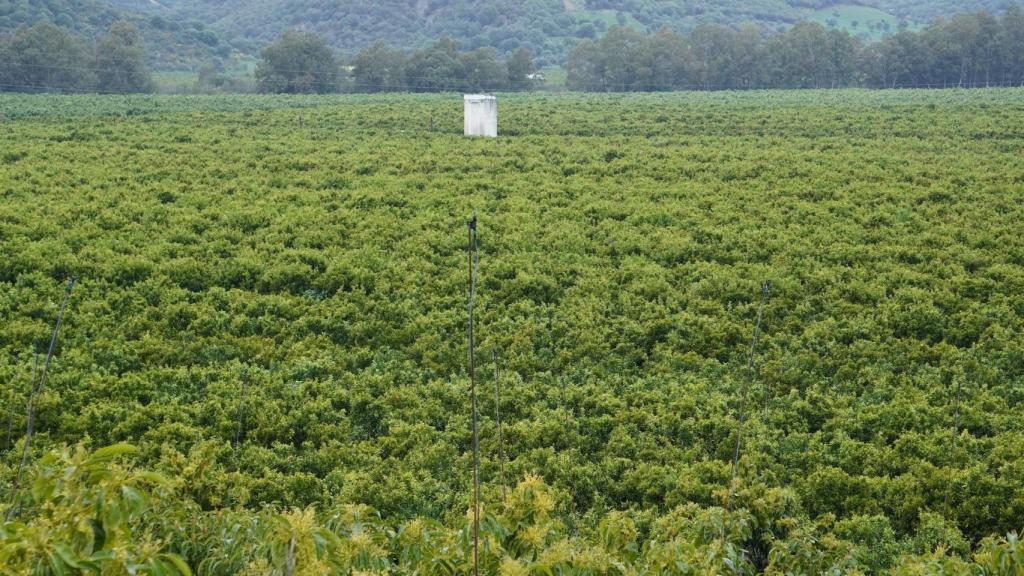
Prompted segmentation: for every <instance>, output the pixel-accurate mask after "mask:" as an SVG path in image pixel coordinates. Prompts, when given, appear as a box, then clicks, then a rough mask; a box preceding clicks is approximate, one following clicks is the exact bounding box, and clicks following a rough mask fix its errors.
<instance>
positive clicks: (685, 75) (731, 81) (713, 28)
mask: <svg viewBox="0 0 1024 576" xmlns="http://www.w3.org/2000/svg"><path fill="white" fill-rule="evenodd" d="M1021 83H1024V11H1022V10H1021V8H1019V7H1016V6H1014V7H1011V8H1009V9H1008V10H1007V11H1006V12H1005V13H1004V14H1003V15H1002V16H1001V17H999V18H996V17H993V16H991V15H989V14H987V13H984V12H980V13H977V14H963V15H957V16H954V17H953V18H952V19H950V20H942V19H940V20H936V21H935V22H933V23H932V24H931V25H929V26H928V27H926V28H924V29H923V30H921V31H919V32H914V31H909V30H903V31H901V32H899V33H897V34H894V35H892V36H888V37H886V38H884V39H883V40H882V41H880V42H877V43H870V44H865V43H864V42H862V41H861V40H860V39H858V38H855V37H853V36H851V35H850V34H849V33H848V32H845V31H839V30H829V29H827V28H825V27H824V26H822V25H821V24H818V23H813V22H803V23H800V24H797V25H796V26H793V27H792V28H790V29H789V30H787V31H785V32H782V33H778V34H774V35H770V34H766V33H764V32H763V31H762V30H761V29H759V28H756V27H752V26H746V27H742V28H739V29H733V28H728V27H725V26H719V25H706V26H700V27H698V28H696V29H695V30H693V31H692V32H691V33H689V34H685V35H684V34H678V33H675V32H672V31H670V30H662V31H661V32H658V33H657V34H643V33H640V32H636V31H635V30H632V29H630V28H623V27H617V28H613V29H612V30H611V31H609V33H608V34H607V35H605V36H604V37H603V38H601V39H600V40H596V41H594V40H583V41H582V42H580V44H579V45H577V47H576V48H575V49H574V50H573V51H572V52H571V53H570V55H569V60H568V84H569V87H570V88H573V89H576V90H584V91H598V92H604V91H631V90H635V91H658V90H680V89H710V90H715V89H748V88H840V87H848V86H865V87H873V88H886V87H957V86H960V87H970V86H993V85H995V86H1016V85H1020V84H1021Z"/></svg>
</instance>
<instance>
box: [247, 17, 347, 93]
mask: <svg viewBox="0 0 1024 576" xmlns="http://www.w3.org/2000/svg"><path fill="white" fill-rule="evenodd" d="M339 73H340V69H339V67H338V62H337V61H336V60H335V58H334V53H333V52H332V51H331V48H330V47H329V46H327V43H326V42H324V40H323V38H321V37H319V36H317V35H316V34H312V33H310V32H300V31H297V30H289V31H287V32H285V33H284V34H282V35H281V37H280V38H278V39H277V40H276V41H275V42H274V43H272V44H270V45H269V46H267V47H266V48H264V49H263V52H262V60H261V61H260V63H259V66H258V67H257V68H256V81H257V82H258V83H259V88H260V90H261V91H262V92H285V93H318V94H324V93H327V92H336V91H337V90H338V88H339V85H338V77H339Z"/></svg>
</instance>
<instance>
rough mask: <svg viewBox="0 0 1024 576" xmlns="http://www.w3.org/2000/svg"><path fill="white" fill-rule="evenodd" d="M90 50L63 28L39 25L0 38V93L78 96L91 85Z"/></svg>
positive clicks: (92, 77)
mask: <svg viewBox="0 0 1024 576" xmlns="http://www.w3.org/2000/svg"><path fill="white" fill-rule="evenodd" d="M92 61H93V58H92V48H91V47H90V46H89V45H88V44H87V43H86V42H85V41H84V40H83V39H82V38H80V37H78V36H76V35H75V34H73V33H71V32H70V31H69V30H67V29H65V28H60V27H59V26H54V25H53V24H48V23H45V22H41V23H39V24H36V25H35V26H32V27H26V26H22V27H20V28H18V30H17V31H15V33H14V34H12V35H11V36H10V37H8V38H6V39H3V38H0V84H2V86H0V90H4V91H10V92H78V91H83V90H88V89H90V88H91V87H92V86H93V84H94V82H95V75H94V74H93V70H92V65H91V64H92Z"/></svg>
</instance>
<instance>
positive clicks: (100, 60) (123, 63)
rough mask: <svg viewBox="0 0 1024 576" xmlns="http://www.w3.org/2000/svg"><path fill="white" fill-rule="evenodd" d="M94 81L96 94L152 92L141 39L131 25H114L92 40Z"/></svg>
mask: <svg viewBox="0 0 1024 576" xmlns="http://www.w3.org/2000/svg"><path fill="white" fill-rule="evenodd" d="M96 80H97V85H96V87H97V89H98V90H99V91H100V92H114V93H119V94H121V93H128V92H152V90H153V79H152V77H151V76H150V73H149V70H148V69H147V68H146V53H145V49H144V47H143V45H142V37H141V36H140V35H139V30H138V28H136V27H135V25H134V24H132V23H131V22H126V21H123V20H122V21H119V22H114V23H113V24H111V26H110V28H109V29H107V32H106V34H104V35H102V36H100V37H99V38H98V39H97V40H96Z"/></svg>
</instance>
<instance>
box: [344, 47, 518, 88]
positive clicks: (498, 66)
mask: <svg viewBox="0 0 1024 576" xmlns="http://www.w3.org/2000/svg"><path fill="white" fill-rule="evenodd" d="M352 65H353V68H352V80H353V81H352V90H353V91H355V92H387V91H399V92H439V91H440V92H483V91H487V92H493V91H497V90H514V91H521V90H527V89H529V88H531V87H532V86H533V84H534V83H533V81H531V80H530V79H529V78H528V75H529V74H531V73H532V72H533V71H534V65H533V58H532V57H531V56H530V52H529V51H528V50H525V49H522V48H520V49H518V50H516V51H515V52H514V53H513V55H512V56H510V57H509V59H508V60H507V61H505V62H502V61H501V60H499V59H498V55H497V54H496V53H495V52H494V50H492V49H490V48H480V49H477V50H474V51H472V52H459V50H458V45H457V44H456V43H455V42H454V41H452V40H451V39H448V38H443V39H441V40H439V41H438V42H437V43H435V44H433V45H432V46H430V47H429V48H426V49H425V50H421V51H417V52H413V53H412V54H410V55H408V56H406V55H405V54H403V53H402V52H400V51H398V50H393V49H391V48H389V47H388V46H387V45H385V44H383V43H377V44H374V45H373V46H371V47H370V48H368V49H366V50H363V51H362V52H360V53H359V54H358V55H357V56H356V57H355V60H353V62H352Z"/></svg>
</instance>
